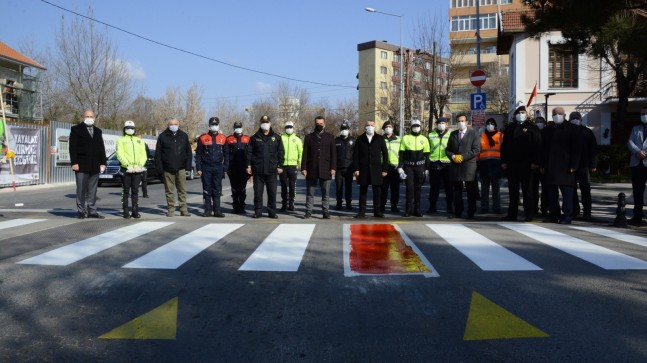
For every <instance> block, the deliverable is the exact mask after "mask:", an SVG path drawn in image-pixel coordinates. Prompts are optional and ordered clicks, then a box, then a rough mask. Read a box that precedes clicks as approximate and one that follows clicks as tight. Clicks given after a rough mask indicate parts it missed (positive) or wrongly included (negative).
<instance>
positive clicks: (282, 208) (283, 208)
mask: <svg viewBox="0 0 647 363" xmlns="http://www.w3.org/2000/svg"><path fill="white" fill-rule="evenodd" d="M287 210H288V207H287V206H285V205H284V206H282V207H281V209H279V211H281V212H286V211H287Z"/></svg>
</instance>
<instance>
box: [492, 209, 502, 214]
mask: <svg viewBox="0 0 647 363" xmlns="http://www.w3.org/2000/svg"><path fill="white" fill-rule="evenodd" d="M492 213H494V214H501V208H494V209H493V210H492Z"/></svg>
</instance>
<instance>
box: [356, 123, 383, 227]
mask: <svg viewBox="0 0 647 363" xmlns="http://www.w3.org/2000/svg"><path fill="white" fill-rule="evenodd" d="M353 165H354V166H355V177H356V178H357V184H359V213H358V214H357V215H356V216H355V218H365V217H366V197H367V194H368V186H369V185H370V186H371V187H372V190H373V215H374V216H375V217H379V218H383V217H384V214H383V213H382V212H380V206H381V205H382V204H381V202H380V199H381V195H382V180H383V179H382V178H384V177H385V176H386V175H387V174H388V173H387V172H388V170H389V154H388V150H387V148H386V143H385V142H384V137H383V136H382V135H378V134H376V133H375V121H371V120H369V121H366V127H365V132H364V133H363V134H362V135H360V136H359V137H358V138H357V142H356V143H355V150H354V151H353Z"/></svg>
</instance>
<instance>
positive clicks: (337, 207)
mask: <svg viewBox="0 0 647 363" xmlns="http://www.w3.org/2000/svg"><path fill="white" fill-rule="evenodd" d="M342 209H344V205H343V204H341V203H337V205H336V206H335V210H342Z"/></svg>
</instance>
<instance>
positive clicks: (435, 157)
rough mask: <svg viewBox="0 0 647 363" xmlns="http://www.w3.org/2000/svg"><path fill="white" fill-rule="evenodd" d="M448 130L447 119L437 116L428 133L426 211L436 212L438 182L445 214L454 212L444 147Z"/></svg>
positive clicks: (438, 190)
mask: <svg viewBox="0 0 647 363" xmlns="http://www.w3.org/2000/svg"><path fill="white" fill-rule="evenodd" d="M448 140H449V132H448V131H447V119H446V118H445V117H439V118H438V119H437V120H436V129H435V130H433V131H431V132H430V133H429V149H430V151H429V209H428V210H427V213H436V203H437V202H438V196H439V195H440V184H441V183H442V184H443V188H444V189H445V203H446V205H447V214H449V215H452V214H454V206H453V202H454V189H453V188H452V184H451V182H450V181H449V164H450V162H451V161H450V160H449V157H448V156H447V154H446V153H445V149H447V141H448Z"/></svg>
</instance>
